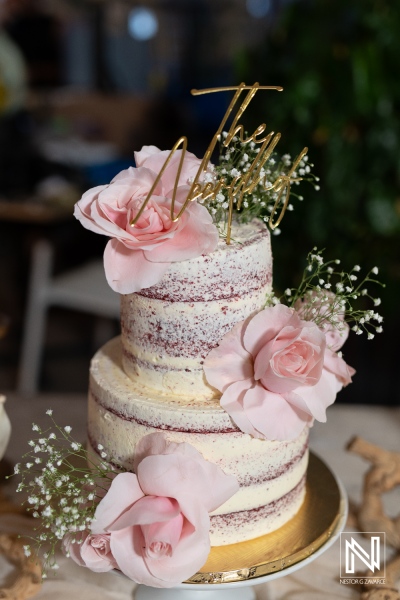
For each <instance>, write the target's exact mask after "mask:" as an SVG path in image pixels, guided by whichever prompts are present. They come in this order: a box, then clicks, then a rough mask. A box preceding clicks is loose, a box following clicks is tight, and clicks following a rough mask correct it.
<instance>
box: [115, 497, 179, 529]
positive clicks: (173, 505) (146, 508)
mask: <svg viewBox="0 0 400 600" xmlns="http://www.w3.org/2000/svg"><path fill="white" fill-rule="evenodd" d="M179 514H180V507H179V504H178V502H177V501H176V500H174V499H173V498H168V497H159V496H144V497H143V498H140V499H139V500H137V502H135V503H134V504H133V505H132V506H131V507H130V508H128V509H127V510H126V511H125V512H124V513H122V514H121V515H120V516H119V517H118V518H117V519H115V520H114V522H113V523H112V525H110V526H109V527H108V528H107V530H108V531H119V530H120V529H125V528H126V527H131V526H132V525H151V524H152V523H163V522H166V521H170V520H171V519H173V518H175V517H176V516H177V515H179Z"/></svg>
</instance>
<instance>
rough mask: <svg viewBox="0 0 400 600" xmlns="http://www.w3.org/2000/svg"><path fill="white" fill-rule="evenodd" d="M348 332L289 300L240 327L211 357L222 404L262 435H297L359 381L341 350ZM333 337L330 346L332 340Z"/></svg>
mask: <svg viewBox="0 0 400 600" xmlns="http://www.w3.org/2000/svg"><path fill="white" fill-rule="evenodd" d="M341 329H342V331H341V332H339V331H338V330H336V331H335V330H334V329H333V328H329V327H328V328H326V329H325V331H324V330H322V329H321V328H319V327H318V326H317V325H316V324H315V323H313V322H312V321H306V320H303V319H302V318H301V307H300V308H299V312H297V311H296V310H295V309H294V308H289V307H287V306H285V305H283V304H277V305H276V306H274V307H269V308H265V309H264V310H262V311H261V312H259V313H258V314H256V315H255V316H253V317H250V318H249V319H247V320H245V321H242V322H241V323H238V324H237V325H235V327H234V328H233V329H232V330H231V331H230V332H228V333H227V334H226V335H225V336H224V337H223V338H222V340H221V342H220V344H219V346H218V347H217V348H214V349H213V350H211V352H210V353H209V355H208V356H207V358H206V360H205V362H204V372H205V375H206V378H207V381H208V382H209V383H210V384H211V385H212V386H213V387H215V388H217V389H218V390H219V391H220V392H222V397H221V406H222V407H223V408H224V409H225V410H226V411H227V412H228V413H229V415H230V416H231V417H232V419H233V421H234V422H235V423H236V424H237V426H238V427H239V428H240V429H241V430H242V431H243V432H245V433H249V434H250V435H252V436H254V437H257V438H265V439H270V440H290V439H294V438H295V437H297V436H298V435H299V434H300V432H301V431H302V430H303V428H304V427H305V425H307V424H308V425H311V424H312V423H313V420H314V419H317V420H318V421H325V420H326V414H325V413H326V408H327V407H328V406H329V405H330V404H332V403H333V402H334V401H335V398H336V394H337V392H338V391H339V390H340V389H341V388H342V387H343V386H345V385H347V384H348V383H350V382H351V377H352V375H353V374H354V372H355V371H354V369H352V368H351V367H349V366H348V365H347V364H346V363H345V361H344V360H343V359H342V358H341V356H340V355H339V354H337V352H336V351H337V350H339V348H340V347H341V346H342V344H343V343H344V341H345V339H346V337H347V334H348V326H347V325H346V324H345V323H343V324H342V327H341ZM327 338H328V340H329V342H328V343H329V345H328V344H327Z"/></svg>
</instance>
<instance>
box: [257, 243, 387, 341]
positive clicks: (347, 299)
mask: <svg viewBox="0 0 400 600" xmlns="http://www.w3.org/2000/svg"><path fill="white" fill-rule="evenodd" d="M322 252H323V251H322V250H317V249H316V248H313V250H312V252H309V254H308V256H307V267H306V268H305V270H304V273H303V277H302V280H301V282H300V285H299V286H298V288H287V289H286V290H285V292H284V293H283V294H282V296H281V297H280V298H277V297H276V296H274V295H270V296H268V298H267V305H268V306H271V305H274V304H277V303H279V302H283V303H285V304H287V305H288V306H290V307H293V308H295V309H296V310H298V311H299V312H300V313H301V317H302V318H303V319H305V320H306V321H313V322H314V323H316V324H317V325H318V326H319V327H321V328H322V329H332V328H335V329H338V330H339V331H340V330H341V329H343V323H344V322H346V323H349V324H350V325H351V328H352V330H353V331H354V332H355V333H356V334H358V335H360V334H362V333H363V332H365V333H366V334H367V337H368V339H369V340H371V339H373V338H374V336H375V333H381V332H382V331H383V329H382V322H383V317H382V316H381V315H380V314H379V313H378V312H376V311H375V310H374V309H371V308H365V307H364V306H363V307H361V308H358V307H355V306H354V303H355V301H357V300H359V299H360V298H362V299H363V300H365V299H367V298H368V299H370V300H371V301H372V303H373V306H374V307H377V306H379V305H380V303H381V299H380V298H379V297H375V296H373V295H372V294H371V293H370V291H369V284H374V285H379V286H381V287H385V285H384V284H383V283H381V282H380V281H379V280H378V279H377V278H376V276H377V275H378V272H379V271H378V267H373V268H372V269H371V270H370V271H369V272H368V273H367V275H366V276H365V277H363V278H361V277H360V275H359V273H360V271H361V267H360V266H359V265H355V266H354V267H353V268H352V269H351V271H350V272H345V271H342V270H341V269H340V267H339V265H340V260H338V259H336V260H330V261H325V260H324V258H323V256H322Z"/></svg>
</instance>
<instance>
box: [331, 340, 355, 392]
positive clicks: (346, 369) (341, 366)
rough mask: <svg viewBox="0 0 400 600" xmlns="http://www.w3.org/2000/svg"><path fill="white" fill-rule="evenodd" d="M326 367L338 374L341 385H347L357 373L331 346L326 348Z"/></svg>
mask: <svg viewBox="0 0 400 600" xmlns="http://www.w3.org/2000/svg"><path fill="white" fill-rule="evenodd" d="M324 367H325V369H327V370H328V371H329V372H330V373H333V375H336V377H337V379H338V381H339V382H340V384H341V385H343V386H346V385H348V384H349V383H351V378H352V377H353V375H355V370H354V369H353V367H350V366H349V365H348V364H347V363H346V362H345V361H344V360H343V358H341V357H340V356H339V355H338V354H336V352H332V350H330V349H329V348H327V349H326V350H325V360H324Z"/></svg>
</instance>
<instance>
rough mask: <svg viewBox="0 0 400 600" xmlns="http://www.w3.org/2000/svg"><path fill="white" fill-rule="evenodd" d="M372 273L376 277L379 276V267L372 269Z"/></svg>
mask: <svg viewBox="0 0 400 600" xmlns="http://www.w3.org/2000/svg"><path fill="white" fill-rule="evenodd" d="M371 273H373V274H374V275H378V273H379V269H378V267H374V268H373V269H371Z"/></svg>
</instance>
